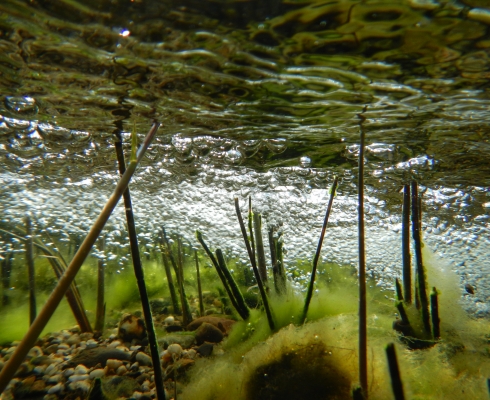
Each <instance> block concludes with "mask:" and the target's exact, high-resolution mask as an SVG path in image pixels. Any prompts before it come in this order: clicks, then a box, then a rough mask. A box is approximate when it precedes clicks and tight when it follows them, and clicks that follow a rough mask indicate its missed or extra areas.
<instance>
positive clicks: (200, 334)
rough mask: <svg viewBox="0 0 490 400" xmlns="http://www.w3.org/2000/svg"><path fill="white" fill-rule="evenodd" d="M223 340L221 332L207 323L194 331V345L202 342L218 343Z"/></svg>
mask: <svg viewBox="0 0 490 400" xmlns="http://www.w3.org/2000/svg"><path fill="white" fill-rule="evenodd" d="M223 338H224V334H223V332H221V330H220V329H219V328H217V327H216V326H214V325H212V324H209V323H207V322H204V323H202V324H201V325H200V326H199V328H197V330H196V343H197V344H198V345H200V344H202V343H204V342H210V343H219V342H221V341H222V340H223Z"/></svg>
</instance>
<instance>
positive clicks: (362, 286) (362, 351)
mask: <svg viewBox="0 0 490 400" xmlns="http://www.w3.org/2000/svg"><path fill="white" fill-rule="evenodd" d="M365 110H366V108H364V110H363V113H364V111H365ZM357 116H358V117H359V119H360V122H359V127H360V131H361V132H360V133H361V141H360V146H359V172H358V173H359V181H358V231H359V233H358V235H359V381H360V384H361V388H362V394H363V396H364V398H365V399H367V398H368V376H367V370H368V367H367V300H366V247H365V240H364V136H365V135H364V127H363V122H364V121H365V120H366V117H365V116H364V115H362V114H357Z"/></svg>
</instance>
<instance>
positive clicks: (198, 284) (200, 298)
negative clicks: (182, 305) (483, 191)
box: [194, 250, 204, 317]
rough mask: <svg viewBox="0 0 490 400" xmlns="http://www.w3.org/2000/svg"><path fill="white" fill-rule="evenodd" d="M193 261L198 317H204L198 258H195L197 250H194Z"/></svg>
mask: <svg viewBox="0 0 490 400" xmlns="http://www.w3.org/2000/svg"><path fill="white" fill-rule="evenodd" d="M194 260H195V262H196V278H197V293H198V295H199V315H200V316H201V317H202V316H204V302H203V299H202V287H201V273H200V271H199V258H198V257H197V250H194Z"/></svg>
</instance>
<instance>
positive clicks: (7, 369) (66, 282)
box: [0, 123, 159, 393]
mask: <svg viewBox="0 0 490 400" xmlns="http://www.w3.org/2000/svg"><path fill="white" fill-rule="evenodd" d="M158 126H159V124H158V123H154V124H153V126H152V127H151V129H150V132H149V133H148V135H147V136H146V138H145V141H144V143H143V145H142V146H141V147H140V149H139V151H138V157H137V159H136V161H132V162H131V163H130V164H129V166H128V168H127V170H126V172H125V173H124V175H123V176H122V177H121V179H120V180H119V182H118V184H117V186H116V188H115V189H114V192H113V193H112V195H111V197H110V198H109V200H108V201H107V203H106V205H105V206H104V208H103V209H102V211H101V212H100V214H99V216H98V218H97V219H96V221H95V222H94V224H93V226H92V228H91V229H90V231H89V232H88V234H87V236H86V237H85V240H84V241H83V242H82V244H81V245H80V247H79V249H78V251H77V253H76V254H75V255H74V257H73V259H72V260H71V262H70V265H69V266H68V268H67V269H66V270H65V272H64V274H63V276H62V277H61V278H60V280H59V281H58V284H57V285H56V287H55V288H54V290H53V292H52V293H51V295H50V296H49V298H48V299H47V301H46V303H45V304H44V307H43V308H42V309H41V311H40V312H39V314H38V315H37V317H36V319H35V320H34V322H33V324H32V325H31V326H30V328H29V330H28V331H27V333H26V335H25V336H24V338H23V339H22V340H21V342H20V343H19V345H18V346H17V348H16V350H15V351H14V352H13V353H12V355H11V357H10V359H9V360H8V361H7V363H6V364H5V365H4V367H3V368H2V370H1V371H0V393H2V392H3V391H4V390H5V388H6V387H7V385H8V383H9V382H10V380H11V379H12V377H13V376H14V374H15V372H16V371H17V369H18V368H19V366H20V364H22V361H24V359H25V357H26V355H27V353H28V352H29V350H30V349H31V348H32V346H34V344H35V343H36V340H37V339H38V337H39V335H40V334H41V332H42V330H43V329H44V327H45V326H46V324H47V323H48V321H49V320H50V318H51V317H52V315H53V314H54V312H55V310H56V308H57V307H58V305H59V303H60V302H61V299H62V298H63V296H64V295H65V293H66V291H67V290H68V288H69V287H70V285H71V283H72V282H73V279H75V276H76V275H77V272H78V271H79V270H80V267H81V266H82V264H83V262H84V261H85V259H86V258H87V256H88V254H89V253H90V250H91V249H92V246H93V245H94V243H95V241H96V240H97V238H98V237H99V235H100V232H101V231H102V229H103V228H104V225H105V224H106V222H107V220H108V219H109V217H110V216H111V214H112V211H113V210H114V208H115V207H116V205H117V203H118V201H119V199H120V198H121V196H122V194H123V192H124V190H125V189H126V187H127V186H128V183H129V181H130V179H131V177H132V176H133V174H134V171H135V170H136V167H137V166H138V163H139V161H140V160H141V158H142V157H143V155H144V153H145V151H146V149H147V148H148V146H149V145H150V143H151V141H152V140H153V137H154V136H155V134H156V131H157V129H158Z"/></svg>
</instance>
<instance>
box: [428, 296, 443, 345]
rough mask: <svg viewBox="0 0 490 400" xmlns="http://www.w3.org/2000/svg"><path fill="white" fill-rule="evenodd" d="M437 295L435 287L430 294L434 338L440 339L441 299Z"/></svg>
mask: <svg viewBox="0 0 490 400" xmlns="http://www.w3.org/2000/svg"><path fill="white" fill-rule="evenodd" d="M437 295H438V294H437V290H436V288H435V287H433V288H432V293H431V294H430V315H431V318H432V336H433V338H434V340H437V339H440V337H441V329H440V322H441V320H440V319H439V300H438V298H437Z"/></svg>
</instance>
